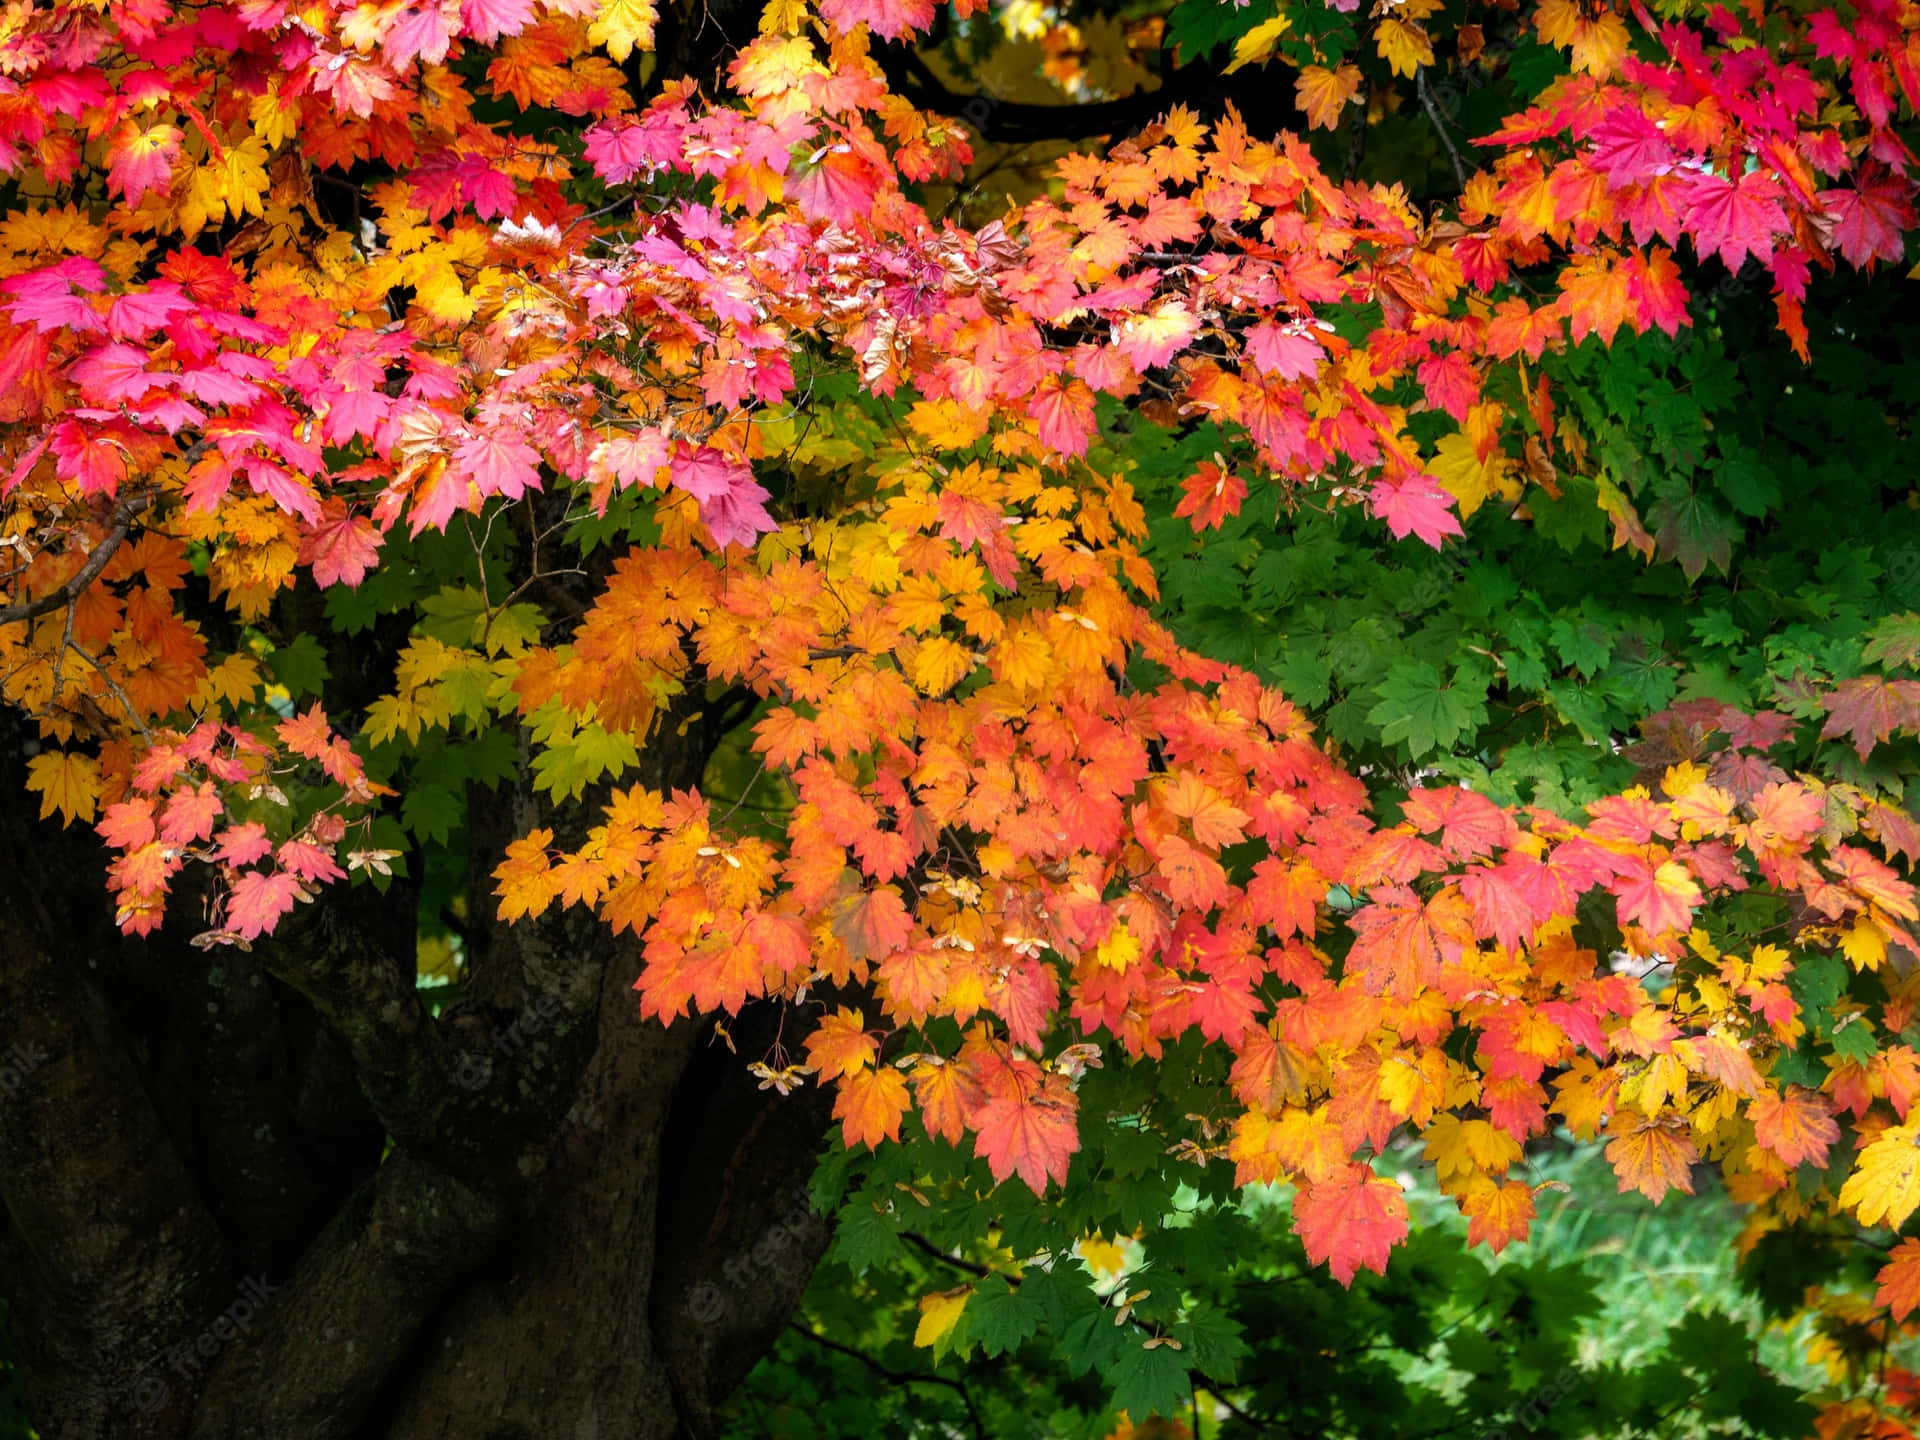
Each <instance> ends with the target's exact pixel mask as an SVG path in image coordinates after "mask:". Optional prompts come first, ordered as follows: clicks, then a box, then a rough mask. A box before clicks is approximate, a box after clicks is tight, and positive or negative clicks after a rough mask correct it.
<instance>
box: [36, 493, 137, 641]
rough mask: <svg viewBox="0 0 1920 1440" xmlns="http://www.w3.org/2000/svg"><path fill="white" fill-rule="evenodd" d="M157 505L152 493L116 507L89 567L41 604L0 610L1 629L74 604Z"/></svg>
mask: <svg viewBox="0 0 1920 1440" xmlns="http://www.w3.org/2000/svg"><path fill="white" fill-rule="evenodd" d="M152 504H153V496H152V495H151V494H148V493H142V494H139V495H129V496H127V497H126V499H124V500H122V501H121V502H120V503H119V504H118V505H116V506H114V507H113V514H111V515H110V516H108V517H107V533H106V534H105V535H103V536H102V537H101V538H100V543H99V544H98V545H96V546H94V547H93V553H92V554H91V555H89V556H87V563H86V564H84V565H82V566H81V567H80V569H79V570H78V571H77V572H75V574H74V577H73V578H72V579H71V580H69V581H67V583H66V584H64V585H62V586H61V587H60V588H59V589H57V590H54V591H51V592H50V593H48V594H45V595H42V596H41V597H40V598H39V599H38V600H22V601H21V602H20V603H19V604H17V605H8V606H6V607H5V608H4V609H0V625H12V624H14V623H16V622H17V621H21V620H37V619H39V618H40V616H42V615H48V614H51V613H52V612H53V611H55V610H58V609H59V608H60V607H61V606H63V605H69V604H71V603H72V602H73V601H74V600H75V599H76V598H77V597H78V596H79V595H80V592H81V591H83V590H85V589H86V588H87V586H89V585H91V584H92V583H93V582H94V580H95V579H97V578H98V577H99V574H100V572H101V571H102V570H104V569H106V568H107V562H108V561H109V560H111V559H113V553H114V551H116V550H118V549H119V548H120V546H121V544H122V542H124V541H125V540H126V538H127V532H128V531H130V530H131V529H132V528H133V522H134V518H135V517H136V516H138V515H139V514H140V513H141V512H142V511H144V510H146V509H147V508H148V507H149V506H150V505H152Z"/></svg>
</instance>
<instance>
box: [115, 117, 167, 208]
mask: <svg viewBox="0 0 1920 1440" xmlns="http://www.w3.org/2000/svg"><path fill="white" fill-rule="evenodd" d="M185 138H186V137H185V136H184V135H183V134H182V133H181V130H180V127H179V126H177V125H153V126H150V127H148V128H147V129H145V130H142V129H141V128H140V127H139V126H137V125H135V124H134V123H133V122H132V121H130V120H129V121H125V122H123V123H122V124H121V126H120V128H119V129H118V130H116V131H115V132H114V136H113V140H112V142H111V143H110V144H109V145H108V147H107V192H108V193H109V194H111V195H117V196H119V197H120V198H121V199H122V200H124V201H125V202H126V203H127V204H129V205H137V204H138V203H139V202H140V201H141V200H142V199H143V198H144V197H145V196H146V195H147V194H149V193H150V192H152V191H156V190H165V189H166V188H167V187H168V186H169V185H171V184H172V183H173V166H174V162H175V161H176V160H178V159H179V158H180V144H181V141H182V140H184V139H185Z"/></svg>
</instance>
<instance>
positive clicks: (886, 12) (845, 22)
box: [820, 0, 933, 40]
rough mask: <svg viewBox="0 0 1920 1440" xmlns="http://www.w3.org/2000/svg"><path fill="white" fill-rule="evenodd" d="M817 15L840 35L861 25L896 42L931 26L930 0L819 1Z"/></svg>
mask: <svg viewBox="0 0 1920 1440" xmlns="http://www.w3.org/2000/svg"><path fill="white" fill-rule="evenodd" d="M820 14H821V17H822V18H823V19H825V20H826V21H827V23H828V24H830V25H832V26H833V27H834V28H835V29H836V30H839V31H841V32H842V33H845V32H847V31H850V30H852V29H853V28H854V27H855V26H856V25H865V26H867V27H868V28H869V29H870V30H872V31H873V33H874V34H876V35H879V36H882V37H884V38H885V39H888V40H897V39H899V38H900V37H901V36H902V35H905V34H908V33H910V32H912V31H918V30H925V29H926V28H927V27H928V26H929V25H931V24H932V23H933V0H820Z"/></svg>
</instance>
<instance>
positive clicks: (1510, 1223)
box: [1460, 1180, 1534, 1255]
mask: <svg viewBox="0 0 1920 1440" xmlns="http://www.w3.org/2000/svg"><path fill="white" fill-rule="evenodd" d="M1460 1211H1461V1213H1462V1214H1463V1215H1465V1216H1466V1217H1467V1220H1468V1225H1467V1244H1469V1245H1485V1246H1486V1247H1487V1248H1488V1249H1489V1250H1491V1251H1492V1252H1493V1253H1494V1254H1496V1255H1498V1254H1499V1253H1500V1252H1501V1251H1502V1250H1504V1249H1506V1248H1507V1246H1509V1245H1511V1244H1513V1243H1514V1242H1516V1241H1520V1240H1525V1239H1526V1238H1527V1232H1528V1230H1530V1229H1531V1228H1532V1225H1533V1216H1534V1205H1533V1191H1531V1190H1529V1189H1528V1188H1527V1187H1526V1185H1525V1184H1523V1183H1522V1182H1520V1181H1518V1180H1507V1181H1493V1180H1480V1181H1476V1182H1475V1183H1474V1184H1473V1185H1471V1186H1470V1187H1469V1188H1468V1190H1467V1192H1466V1194H1464V1195H1462V1196H1461V1197H1460Z"/></svg>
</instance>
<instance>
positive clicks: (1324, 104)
mask: <svg viewBox="0 0 1920 1440" xmlns="http://www.w3.org/2000/svg"><path fill="white" fill-rule="evenodd" d="M1359 92H1360V71H1359V69H1358V67H1356V66H1353V65H1341V66H1339V67H1337V68H1336V69H1332V70H1329V69H1327V68H1326V67H1325V66H1324V65H1305V66H1302V67H1301V70H1300V77H1299V79H1297V80H1296V81H1294V98H1295V101H1296V103H1298V105H1299V106H1300V110H1301V112H1302V113H1303V114H1304V115H1305V116H1306V117H1307V124H1308V126H1309V127H1311V128H1313V129H1316V130H1332V129H1334V128H1335V127H1337V126H1338V125H1339V123H1340V112H1341V111H1342V110H1344V109H1346V107H1347V104H1348V102H1350V101H1351V100H1352V99H1353V97H1354V96H1355V95H1357V94H1359Z"/></svg>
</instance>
